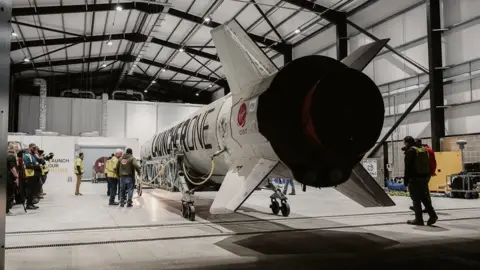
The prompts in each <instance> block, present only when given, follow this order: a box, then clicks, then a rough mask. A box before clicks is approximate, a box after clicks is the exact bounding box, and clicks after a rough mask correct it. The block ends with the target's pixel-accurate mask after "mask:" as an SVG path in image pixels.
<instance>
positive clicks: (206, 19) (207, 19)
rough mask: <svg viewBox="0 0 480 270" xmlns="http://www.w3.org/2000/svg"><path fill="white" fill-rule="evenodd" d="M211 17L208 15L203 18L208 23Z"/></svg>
mask: <svg viewBox="0 0 480 270" xmlns="http://www.w3.org/2000/svg"><path fill="white" fill-rule="evenodd" d="M211 20H212V19H211V18H210V17H205V19H203V21H204V22H206V23H209V22H210V21H211Z"/></svg>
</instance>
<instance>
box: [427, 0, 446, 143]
mask: <svg viewBox="0 0 480 270" xmlns="http://www.w3.org/2000/svg"><path fill="white" fill-rule="evenodd" d="M441 28H442V27H441V15H440V0H427V35H428V64H429V69H430V73H429V77H430V85H431V89H430V122H431V123H432V124H431V132H432V133H431V134H432V148H433V150H434V151H440V139H441V138H443V137H445V107H443V106H444V100H443V98H444V94H443V68H442V67H443V64H442V30H440V29H441Z"/></svg>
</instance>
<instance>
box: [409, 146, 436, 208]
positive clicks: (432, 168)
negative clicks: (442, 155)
mask: <svg viewBox="0 0 480 270" xmlns="http://www.w3.org/2000/svg"><path fill="white" fill-rule="evenodd" d="M415 146H416V147H425V150H427V153H428V161H429V165H430V178H429V179H428V182H430V179H431V178H432V176H435V175H437V174H436V173H435V172H436V171H437V159H436V158H435V151H433V149H432V148H430V146H428V144H423V143H422V139H415ZM429 194H430V188H429ZM410 210H412V211H414V210H413V206H410ZM422 212H423V213H427V209H423V210H422Z"/></svg>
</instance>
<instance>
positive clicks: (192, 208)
mask: <svg viewBox="0 0 480 270" xmlns="http://www.w3.org/2000/svg"><path fill="white" fill-rule="evenodd" d="M188 208H189V209H190V211H189V213H188V220H190V221H195V206H193V205H189V206H188Z"/></svg>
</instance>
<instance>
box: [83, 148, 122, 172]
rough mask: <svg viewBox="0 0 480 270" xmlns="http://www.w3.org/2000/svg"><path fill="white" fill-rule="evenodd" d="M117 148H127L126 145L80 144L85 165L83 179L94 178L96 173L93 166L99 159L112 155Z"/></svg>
mask: <svg viewBox="0 0 480 270" xmlns="http://www.w3.org/2000/svg"><path fill="white" fill-rule="evenodd" d="M117 148H120V149H122V150H125V146H123V147H118V146H115V147H112V146H80V148H79V150H80V152H82V153H83V166H84V167H85V173H84V174H83V179H82V180H92V179H93V173H94V170H93V166H94V165H95V162H96V161H97V159H99V158H101V157H109V156H111V155H112V154H113V153H115V150H117Z"/></svg>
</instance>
